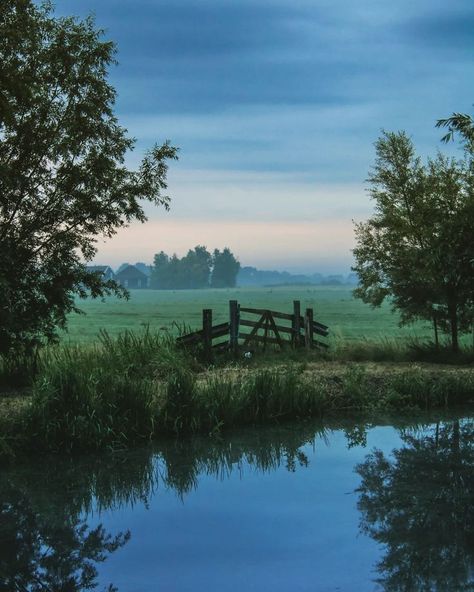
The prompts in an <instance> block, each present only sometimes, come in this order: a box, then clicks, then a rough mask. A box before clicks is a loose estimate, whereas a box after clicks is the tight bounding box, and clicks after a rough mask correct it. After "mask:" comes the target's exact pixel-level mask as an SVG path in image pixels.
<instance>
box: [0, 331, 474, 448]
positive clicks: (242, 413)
mask: <svg viewBox="0 0 474 592" xmlns="http://www.w3.org/2000/svg"><path fill="white" fill-rule="evenodd" d="M390 347H391V346H390ZM392 353H393V351H392ZM324 355H326V356H329V355H334V356H337V355H338V354H337V352H336V354H324ZM278 359H279V362H280V363H279V365H273V366H272V365H265V366H259V362H258V361H257V362H256V365H253V366H252V365H251V366H249V367H243V366H242V365H239V364H238V363H233V364H230V365H229V364H228V365H227V366H222V367H210V368H205V367H204V366H202V365H200V364H199V363H198V362H197V361H196V360H195V359H194V358H192V357H191V356H190V355H189V354H187V353H186V352H184V351H182V350H179V349H177V348H176V346H175V343H174V341H173V340H172V339H171V338H168V337H166V336H163V335H162V334H160V333H153V332H150V331H148V330H144V331H142V332H141V333H139V334H133V333H129V332H126V333H124V334H122V335H120V336H118V337H114V338H112V337H110V336H109V335H108V334H107V333H102V334H101V339H100V341H99V343H96V344H94V345H88V346H77V345H76V346H61V347H57V348H51V349H48V350H47V351H46V352H45V353H44V354H43V355H42V356H41V358H40V361H39V364H38V374H37V377H36V379H35V381H34V383H33V386H32V397H31V402H29V404H28V405H26V406H24V407H23V408H21V412H19V413H17V414H16V415H15V416H14V417H13V418H12V420H11V421H9V422H7V423H6V424H5V425H3V424H2V421H3V419H2V413H1V409H0V430H1V433H0V457H1V456H3V457H6V456H12V454H14V453H15V451H16V450H20V449H25V450H30V451H32V450H40V451H41V450H54V451H78V450H90V449H99V448H107V447H108V448H112V449H120V448H124V447H127V446H129V445H131V444H132V443H135V442H137V441H143V440H147V439H150V438H156V437H159V436H160V435H166V434H175V435H176V434H179V435H181V434H187V433H196V432H203V433H217V432H221V431H222V430H224V429H226V428H230V427H233V426H238V425H249V424H258V423H262V422H274V423H275V422H283V421H287V420H290V419H297V418H301V419H304V418H308V417H321V416H327V415H341V414H351V413H360V412H363V413H377V412H380V411H384V410H413V409H429V408H431V407H445V406H449V405H458V404H465V403H469V402H472V401H473V400H474V373H473V372H472V370H468V369H464V370H459V371H458V370H454V369H446V368H436V367H434V366H430V367H426V366H425V367H423V366H415V367H413V365H412V366H410V367H407V366H405V365H402V366H398V367H397V366H394V367H391V370H390V371H388V372H385V373H384V372H380V370H379V369H378V368H379V367H378V366H375V367H374V366H373V365H372V366H370V365H368V366H365V365H364V364H361V363H360V362H357V363H354V362H347V363H345V364H344V365H341V364H339V365H332V364H326V365H323V366H322V370H321V371H315V368H316V367H315V366H314V365H312V364H311V363H308V361H310V362H311V361H314V360H313V358H311V357H307V359H306V361H304V362H303V363H301V362H285V358H284V357H283V363H281V361H282V356H278ZM336 359H337V358H336Z"/></svg>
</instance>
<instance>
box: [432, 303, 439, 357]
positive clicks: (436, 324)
mask: <svg viewBox="0 0 474 592" xmlns="http://www.w3.org/2000/svg"><path fill="white" fill-rule="evenodd" d="M433 327H434V334H435V347H436V351H438V349H439V338H438V319H437V318H436V311H434V312H433Z"/></svg>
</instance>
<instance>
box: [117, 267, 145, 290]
mask: <svg viewBox="0 0 474 592" xmlns="http://www.w3.org/2000/svg"><path fill="white" fill-rule="evenodd" d="M115 281H116V282H117V283H119V284H120V285H121V286H123V287H124V288H127V289H129V290H141V289H144V288H149V287H150V278H149V277H148V276H147V275H146V274H144V273H143V272H142V271H140V270H139V269H137V268H136V267H135V265H127V267H125V268H124V269H122V270H121V271H119V272H117V273H116V274H115Z"/></svg>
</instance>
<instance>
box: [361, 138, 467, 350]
mask: <svg viewBox="0 0 474 592" xmlns="http://www.w3.org/2000/svg"><path fill="white" fill-rule="evenodd" d="M375 147H376V161H375V166H374V167H373V169H372V171H371V173H370V176H369V179H368V181H369V183H370V190H369V191H370V194H371V197H372V199H373V200H374V201H375V214H374V215H373V216H372V218H370V219H369V220H368V221H367V222H362V223H359V224H356V240H357V245H356V248H355V249H354V255H355V260H356V264H355V266H354V267H353V271H355V272H356V273H357V274H358V276H359V282H360V283H359V286H358V288H357V289H356V290H355V292H354V293H355V295H356V296H357V297H359V298H361V299H362V300H364V302H367V303H369V304H371V305H372V306H380V305H381V303H382V302H383V301H384V299H385V298H390V300H391V303H392V305H393V307H394V308H395V309H397V310H399V311H400V313H401V322H402V323H406V322H410V321H413V320H415V319H433V317H434V315H436V316H437V318H438V321H439V323H440V325H441V326H442V328H443V329H444V330H446V331H449V332H450V334H451V342H452V347H453V350H455V351H456V350H457V349H458V343H459V342H458V336H459V333H460V332H462V331H466V330H467V329H468V328H470V326H471V323H472V320H473V297H474V241H473V240H472V237H473V236H474V176H473V174H472V160H470V159H469V158H465V159H464V160H454V159H449V158H447V157H445V156H443V155H441V154H438V155H437V156H436V158H434V159H429V160H428V162H427V164H426V165H423V164H422V162H421V159H420V158H419V157H417V156H416V154H415V150H414V147H413V144H412V142H411V140H410V139H409V138H408V136H407V135H406V134H405V133H404V132H398V133H392V132H384V133H383V134H382V136H381V137H380V138H379V139H378V140H377V142H376V144H375Z"/></svg>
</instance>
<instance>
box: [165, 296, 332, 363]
mask: <svg viewBox="0 0 474 592" xmlns="http://www.w3.org/2000/svg"><path fill="white" fill-rule="evenodd" d="M242 315H257V316H259V317H260V318H259V319H258V320H256V319H252V318H242ZM275 319H278V320H279V321H280V323H279V324H277V323H276V322H275ZM281 321H290V325H284V324H282V323H281ZM244 327H248V328H250V329H251V331H250V332H248V333H246V332H243V331H241V328H244ZM315 335H318V336H320V337H327V336H328V335H329V327H327V326H326V325H324V324H323V323H320V322H319V321H315V320H314V319H313V309H312V308H307V309H306V311H305V314H304V315H301V304H300V301H299V300H294V301H293V314H291V313H286V312H279V311H275V310H269V309H264V308H249V307H244V306H240V305H239V303H238V302H237V300H230V301H229V321H228V322H225V323H220V324H219V325H213V324H212V310H211V309H209V308H206V309H204V310H203V311H202V329H199V330H198V331H193V332H192V333H188V334H186V335H182V336H181V337H178V338H177V340H176V342H177V343H178V344H179V345H182V346H185V347H193V346H201V347H202V348H203V350H204V354H205V356H206V357H208V358H209V359H211V358H212V356H213V352H215V351H219V350H222V351H224V350H228V351H231V352H232V353H233V354H237V353H238V351H239V349H240V348H241V347H244V348H248V347H250V346H251V345H253V344H255V345H257V346H258V345H259V344H263V348H264V349H265V348H266V346H267V345H268V344H270V345H278V346H279V347H280V348H284V347H286V346H291V347H293V348H300V347H305V348H306V349H312V348H314V347H317V348H327V347H328V344H327V343H325V342H323V341H320V340H318V339H315V338H314V336H315ZM225 336H227V337H228V339H227V340H226V341H225V342H220V343H217V344H213V343H212V342H213V340H214V339H218V338H221V337H225Z"/></svg>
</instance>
